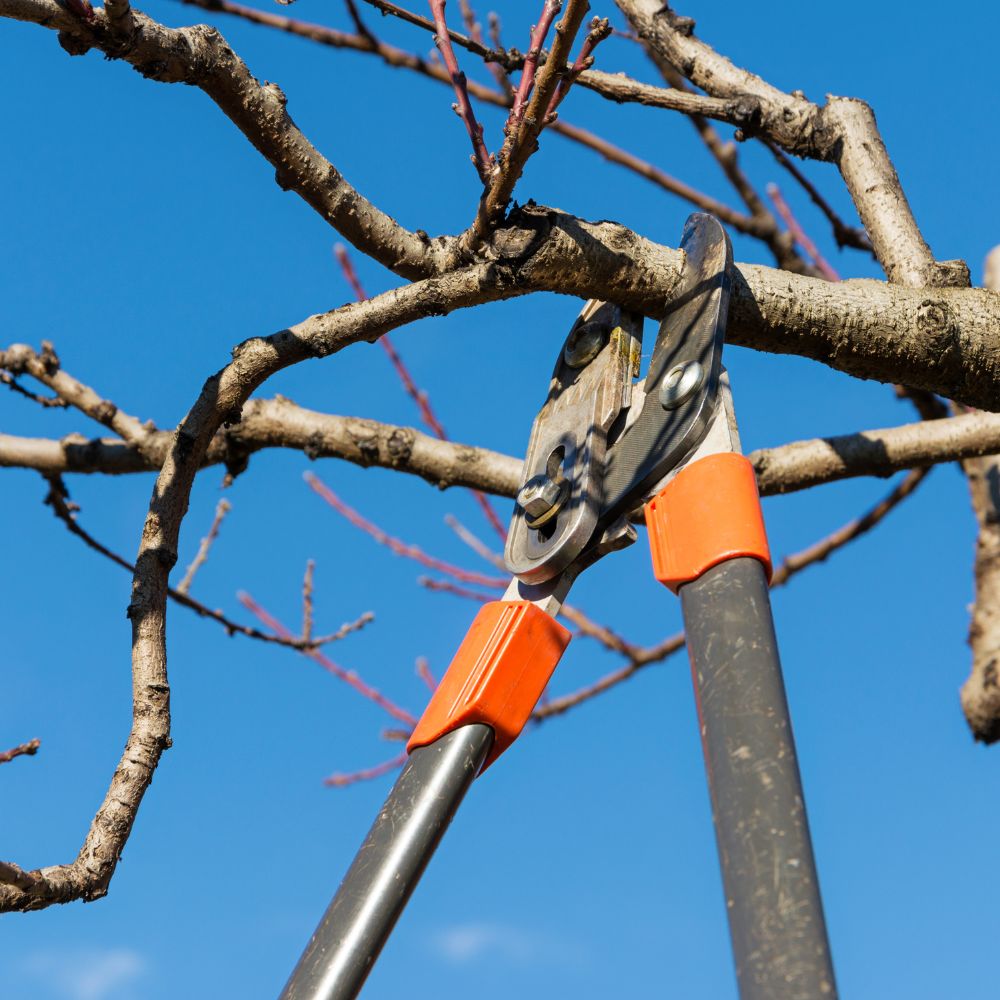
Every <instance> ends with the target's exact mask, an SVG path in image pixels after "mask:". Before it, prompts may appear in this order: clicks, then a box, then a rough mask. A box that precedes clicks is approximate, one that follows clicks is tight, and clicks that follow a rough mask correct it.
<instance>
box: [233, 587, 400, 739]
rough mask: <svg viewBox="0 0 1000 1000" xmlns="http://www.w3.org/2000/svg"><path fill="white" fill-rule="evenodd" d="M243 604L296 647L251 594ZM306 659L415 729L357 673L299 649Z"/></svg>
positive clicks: (319, 654)
mask: <svg viewBox="0 0 1000 1000" xmlns="http://www.w3.org/2000/svg"><path fill="white" fill-rule="evenodd" d="M239 601H240V603H241V604H242V605H243V607H245V608H246V609H247V611H249V612H250V613H251V614H252V615H254V616H255V617H257V618H258V619H259V620H260V621H261V623H262V624H264V625H265V626H266V627H267V628H269V629H271V630H272V631H273V632H274V635H275V638H277V639H281V640H284V643H285V645H293V644H294V642H295V636H294V635H292V632H291V630H290V629H289V628H287V627H286V626H285V625H283V624H282V623H281V622H280V621H279V620H278V619H277V618H275V616H274V615H272V614H271V613H270V612H269V611H267V610H266V609H265V608H264V607H262V606H261V605H260V604H258V603H257V601H255V600H254V599H253V598H252V597H251V596H250V595H249V594H248V593H246V592H245V591H242V592H241V593H240V594H239ZM299 652H300V653H302V655H303V656H305V657H307V658H308V659H310V660H312V661H313V662H314V663H317V664H319V666H321V667H322V668H323V669H324V670H325V671H326V672H327V673H328V674H330V675H332V676H333V677H336V678H337V680H339V681H343V683H344V684H346V685H347V686H348V687H349V688H351V689H353V690H354V691H356V692H357V693H358V694H360V695H361V697H362V698H366V699H367V700H368V701H370V702H372V703H374V704H376V705H378V706H379V708H381V709H383V710H384V711H385V712H387V713H388V714H389V715H391V716H392V717H393V718H394V719H398V720H399V721H400V722H405V723H406V724H407V725H410V726H415V725H416V723H417V720H416V717H415V716H414V715H413V714H412V713H411V712H408V711H407V710H406V709H405V708H401V707H400V706H399V705H397V704H396V703H395V702H394V701H391V700H390V699H388V698H386V696H385V695H384V694H382V693H381V692H380V691H379V690H378V689H377V688H374V687H372V686H371V685H370V684H368V683H366V682H365V681H363V680H362V679H361V678H360V677H359V676H358V674H357V672H356V671H354V670H345V669H344V668H343V667H342V666H340V665H339V664H337V663H334V662H333V660H331V659H330V657H329V656H327V655H326V654H325V653H323V652H321V651H320V650H318V649H316V648H314V647H303V648H300V649H299Z"/></svg>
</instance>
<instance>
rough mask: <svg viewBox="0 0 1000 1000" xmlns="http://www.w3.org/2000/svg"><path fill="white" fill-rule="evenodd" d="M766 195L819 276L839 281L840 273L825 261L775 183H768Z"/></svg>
mask: <svg viewBox="0 0 1000 1000" xmlns="http://www.w3.org/2000/svg"><path fill="white" fill-rule="evenodd" d="M767 196H768V197H769V198H770V199H771V201H772V202H773V203H774V207H775V209H776V210H777V212H778V215H780V216H781V219H782V221H783V222H784V223H785V225H786V226H788V231H789V232H790V233H791V234H792V236H794V237H795V242H796V243H798V245H799V246H800V247H802V249H803V250H805V252H806V253H807V254H808V255H809V257H810V259H811V260H812V262H813V265H814V266H815V268H816V270H817V271H818V272H819V276H820V277H821V278H826V280H827V281H840V275H839V274H838V273H837V272H836V271H835V270H834V269H833V268H832V267H831V266H830V265H829V264H828V263H827V261H826V259H825V258H824V257H823V255H822V254H821V253H820V252H819V249H818V247H817V246H816V244H815V243H813V241H812V240H811V239H810V238H809V236H808V234H807V233H806V231H805V230H804V229H803V228H802V226H801V225H800V224H799V220H798V219H796V218H795V216H794V214H793V213H792V210H791V209H790V208H789V207H788V202H786V201H785V199H784V197H783V196H782V194H781V189H780V188H779V187H778V185H777V184H768V186H767Z"/></svg>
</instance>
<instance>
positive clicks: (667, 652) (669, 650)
mask: <svg viewBox="0 0 1000 1000" xmlns="http://www.w3.org/2000/svg"><path fill="white" fill-rule="evenodd" d="M928 471H929V470H927V469H914V470H913V471H911V472H909V473H908V474H907V475H906V476H905V477H904V478H903V480H902V481H901V482H900V483H899V485H898V486H896V487H895V488H894V489H893V490H892V491H891V492H890V493H889V494H888V495H887V496H886V497H884V498H883V499H882V500H880V501H879V502H878V503H877V504H875V506H873V507H872V508H871V509H869V510H867V511H866V512H865V513H864V514H862V515H861V516H860V517H857V518H854V519H853V520H851V521H848V522H847V523H846V524H845V525H843V526H842V527H840V528H838V529H837V530H836V531H834V532H832V533H831V534H829V535H827V536H826V537H825V538H822V539H820V540H819V541H818V542H815V543H813V544H812V545H810V546H808V547H807V548H805V549H802V550H801V551H799V552H795V553H793V554H792V555H789V556H786V557H785V558H784V559H782V560H781V562H780V563H779V564H778V567H777V569H776V570H775V571H774V575H773V576H772V578H771V588H772V589H774V588H775V587H781V586H783V585H784V584H787V583H788V581H789V580H790V579H791V578H792V577H793V576H795V575H796V574H798V573H801V572H802V570H804V569H806V568H807V567H809V566H812V565H815V564H816V563H818V562H822V561H823V560H825V559H828V558H829V557H830V556H831V555H833V553H834V552H836V551H838V550H839V549H842V548H843V547H844V546H845V545H847V544H848V543H850V542H852V541H854V540H855V539H857V538H859V537H861V536H862V535H864V534H866V533H867V532H869V531H871V530H872V528H874V527H875V526H876V525H878V524H879V523H881V522H882V521H883V520H884V519H885V518H886V517H887V516H888V515H889V514H890V513H891V512H892V511H893V510H894V509H895V508H896V507H898V506H899V504H900V503H902V501H903V500H905V499H906V498H907V497H908V496H910V495H911V494H912V493H913V491H914V490H915V489H916V488H917V487H918V486H919V485H920V483H921V482H923V480H924V478H925V477H926V476H927V473H928ZM683 647H684V634H683V633H677V634H676V635H672V636H668V637H667V638H666V639H664V640H663V641H662V642H661V643H658V644H657V645H655V646H650V647H647V648H644V649H639V650H636V651H635V653H634V654H633V655H632V657H631V658H630V660H629V662H628V663H626V664H625V665H624V666H623V667H620V668H619V669H618V670H614V671H612V672H611V673H609V674H605V675H604V676H603V677H601V678H599V679H598V680H597V681H595V682H594V683H593V684H589V685H587V686H586V687H583V688H580V689H579V690H577V691H573V692H571V693H570V694H566V695H563V696H561V697H559V698H553V699H551V700H550V701H549V702H548V704H546V705H544V706H542V707H540V708H538V709H537V710H536V711H535V712H534V713H533V714H532V718H533V719H535V720H536V721H541V720H543V719H548V718H551V717H552V716H554V715H561V714H562V713H564V712H567V711H569V709H571V708H575V707H576V706H577V705H580V704H582V703H583V702H585V701H589V700H590V699H591V698H594V697H596V696H597V695H599V694H603V693H604V692H605V691H607V690H609V689H610V688H613V687H616V686H617V685H618V684H621V683H623V682H624V681H627V680H628V679H629V678H630V677H633V676H634V675H635V674H636V673H638V672H639V671H640V670H641V669H643V668H644V667H647V666H649V665H650V664H653V663H659V662H661V661H662V660H665V659H666V658H667V657H669V656H672V655H673V654H675V653H677V652H679V651H680V650H681V649H682V648H683Z"/></svg>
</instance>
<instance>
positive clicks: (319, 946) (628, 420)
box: [281, 214, 836, 1000]
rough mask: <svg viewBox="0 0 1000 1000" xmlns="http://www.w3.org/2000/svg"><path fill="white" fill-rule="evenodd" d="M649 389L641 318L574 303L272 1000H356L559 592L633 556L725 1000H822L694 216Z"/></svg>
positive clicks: (749, 515)
mask: <svg viewBox="0 0 1000 1000" xmlns="http://www.w3.org/2000/svg"><path fill="white" fill-rule="evenodd" d="M681 249H682V250H683V251H684V255H685V263H684V267H683V272H682V275H681V279H680V286H679V287H678V289H677V290H676V292H675V294H674V295H673V296H672V300H671V302H670V304H669V305H668V306H667V307H666V312H665V315H664V316H663V319H662V322H661V324H660V328H659V333H658V335H657V338H656V343H655V345H654V347H653V352H652V357H651V360H650V363H649V369H648V371H647V373H646V376H645V379H644V380H643V381H642V382H637V381H635V379H636V378H637V376H638V374H639V359H640V353H641V352H640V348H641V342H642V317H641V316H637V315H632V314H629V313H628V312H626V311H625V310H623V309H621V308H619V307H617V306H615V305H613V304H610V303H603V302H597V301H590V302H588V303H587V304H586V305H585V306H584V308H583V311H582V312H581V313H580V315H579V317H578V318H577V320H576V322H575V323H574V325H573V327H572V329H571V331H570V333H569V336H568V337H567V339H566V341H565V344H564V346H563V348H562V350H561V351H560V354H559V358H558V361H557V362H556V366H555V370H554V372H553V375H552V381H551V383H550V386H549V392H548V396H547V398H546V400H545V404H544V405H543V406H542V408H541V410H540V411H539V413H538V416H537V417H536V419H535V422H534V425H533V428H532V432H531V438H530V441H529V444H528V450H527V455H526V458H525V464H524V476H523V479H524V484H523V486H522V487H521V489H520V491H519V492H518V494H517V503H516V506H515V510H514V514H513V518H512V520H511V525H510V532H509V535H508V539H507V545H506V550H505V552H504V559H505V562H506V564H507V568H508V569H509V570H510V571H511V573H512V574H513V579H512V580H511V583H510V586H509V587H508V589H507V591H506V593H505V594H504V596H503V598H502V599H501V600H499V601H493V602H491V603H489V604H486V605H484V606H483V608H482V609H481V610H480V612H479V613H478V614H477V615H476V618H475V620H474V621H473V623H472V625H471V627H470V629H469V631H468V633H467V634H466V636H465V639H464V640H463V641H462V644H461V645H460V646H459V649H458V652H457V653H456V655H455V658H454V660H453V661H452V663H451V666H450V667H449V668H448V671H447V673H446V674H445V676H444V678H443V679H442V680H441V683H440V684H439V685H438V687H437V689H436V690H435V692H434V694H433V696H432V697H431V700H430V703H429V704H428V706H427V709H426V710H425V712H424V714H423V716H422V717H421V719H420V721H419V722H418V724H417V726H416V728H415V729H414V730H413V733H412V735H411V736H410V739H409V742H408V744H407V748H408V750H409V758H408V760H407V763H406V765H405V766H404V768H403V771H402V773H401V774H400V776H399V778H398V780H397V781H396V784H395V786H394V787H393V789H392V791H391V792H390V793H389V797H388V798H387V799H386V801H385V804H384V805H383V807H382V810H381V812H380V813H379V815H378V818H377V819H376V820H375V823H374V825H373V826H372V828H371V830H370V832H369V834H368V837H367V839H366V840H365V842H364V844H363V845H362V847H361V849H360V851H359V852H358V854H357V856H356V858H355V859H354V862H353V864H352V865H351V868H350V869H349V871H348V872H347V875H346V876H345V878H344V881H343V882H342V884H341V886H340V888H339V890H338V891H337V894H336V896H335V897H334V899H333V901H332V903H331V904H330V906H329V908H328V909H327V911H326V914H325V915H324V917H323V919H322V921H321V922H320V924H319V926H318V928H317V929H316V932H315V933H314V935H313V937H312V939H311V940H310V942H309V944H308V946H307V947H306V950H305V952H304V953H303V955H302V957H301V959H300V961H299V963H298V965H297V967H296V969H295V971H294V972H293V974H292V977H291V979H290V980H289V982H288V985H287V986H286V987H285V990H284V992H283V993H282V995H281V998H282V1000H347V998H351V997H355V996H356V995H357V993H358V992H359V991H360V989H361V987H362V985H363V983H364V981H365V978H366V976H367V975H368V973H369V971H370V970H371V967H372V964H373V963H374V961H375V959H376V957H377V956H378V954H379V952H380V950H381V948H382V946H383V944H384V943H385V941H386V939H387V938H388V936H389V933H390V931H391V930H392V928H393V926H394V925H395V923H396V920H397V919H398V917H399V915H400V913H401V912H402V910H403V907H404V906H405V904H406V902H407V900H408V899H409V897H410V894H411V893H412V891H413V889H414V888H415V886H416V884H417V881H418V880H419V878H420V876H421V874H422V873H423V870H424V868H425V867H426V865H427V863H428V861H429V860H430V858H431V855H432V854H433V852H434V850H435V848H436V847H437V845H438V843H439V841H440V840H441V837H442V836H443V834H444V831H445V829H446V828H447V826H448V824H449V822H450V821H451V819H452V817H453V816H454V814H455V812H456V810H457V809H458V806H459V805H460V803H461V801H462V799H463V798H464V796H465V794H466V792H467V791H468V789H469V787H470V785H471V784H472V781H473V779H474V778H475V777H476V776H477V775H478V774H481V773H482V772H483V771H484V770H485V769H486V768H487V767H489V766H490V765H491V764H493V763H494V761H496V759H497V758H498V757H499V756H500V755H501V754H502V753H503V752H504V750H506V749H507V748H508V747H509V746H510V744H511V743H512V742H513V741H514V740H515V739H516V738H517V736H518V734H519V733H520V732H521V730H522V729H523V727H524V726H525V724H526V723H527V721H528V719H529V717H530V715H531V713H532V711H533V710H534V707H535V705H536V703H537V701H538V699H539V698H540V697H541V695H542V692H543V691H544V690H545V687H546V685H547V684H548V681H549V678H550V677H551V675H552V673H553V671H554V670H555V667H556V664H557V663H558V661H559V658H560V657H561V656H562V653H563V651H564V650H565V649H566V646H567V645H568V644H569V640H570V633H569V632H568V631H567V630H566V629H565V628H563V626H562V625H560V624H559V623H558V622H557V621H556V618H555V616H556V614H557V613H558V612H559V609H560V607H561V605H562V602H563V601H564V600H565V599H566V595H567V593H568V592H569V589H570V587H571V585H572V583H573V581H574V579H575V578H576V577H577V576H578V575H579V574H580V573H581V572H582V571H583V570H584V569H586V568H587V567H588V566H590V565H592V564H593V563H594V562H596V561H597V560H598V559H601V558H602V557H603V556H605V555H607V554H608V553H610V552H612V551H615V550H617V549H620V548H623V547H624V546H627V545H629V544H631V543H632V542H633V541H635V539H636V531H635V529H634V527H633V526H632V524H631V522H630V515H633V514H634V512H636V511H637V510H638V509H639V508H640V507H644V511H645V519H646V525H647V528H648V535H649V543H650V549H651V553H652V560H653V572H654V575H655V577H656V579H657V580H659V581H660V582H661V583H664V584H665V585H666V586H667V587H668V588H670V590H672V591H673V592H674V593H676V594H679V596H680V599H681V608H682V611H683V615H684V624H685V628H686V633H687V648H688V655H689V658H690V661H691V669H692V675H693V679H694V683H695V690H696V694H697V706H698V716H699V722H700V726H701V737H702V747H703V750H704V755H705V765H706V772H707V775H708V784H709V790H710V794H711V802H712V813H713V819H714V824H715V831H716V840H717V844H718V850H719V858H720V862H721V866H722V874H723V885H724V889H725V894H726V906H727V913H728V918H729V928H730V937H731V940H732V947H733V954H734V959H735V965H736V974H737V981H738V984H739V992H740V997H741V998H742V1000H820V998H822V1000H835V996H836V987H835V985H834V977H833V967H832V963H831V959H830V950H829V945H828V943H827V935H826V927H825V922H824V918H823V910H822V904H821V902H820V895H819V884H818V881H817V875H816V866H815V862H814V859H813V852H812V846H811V842H810V837H809V829H808V824H807V821H806V814H805V807H804V799H803V794H802V786H801V781H800V778H799V770H798V764H797V761H796V756H795V747H794V743H793V740H792V731H791V723H790V720H789V716H788V707H787V703H786V700H785V691H784V684H783V681H782V676H781V666H780V663H779V660H778V650H777V644H776V641H775V636H774V625H773V622H772V618H771V606H770V600H769V595H768V581H769V579H770V573H771V559H770V554H769V550H768V544H767V538H766V535H765V531H764V523H763V519H762V516H761V510H760V500H759V498H758V494H757V485H756V479H755V476H754V471H753V468H752V466H751V465H750V462H749V461H748V460H747V459H746V458H745V457H743V455H742V454H741V452H740V444H739V435H738V432H737V428H736V421H735V418H734V415H733V404H732V395H731V392H730V387H729V381H728V377H727V375H726V372H725V369H724V368H723V366H722V346H723V341H724V337H725V329H726V317H727V311H728V304H729V294H730V287H731V282H732V250H731V248H730V245H729V239H728V237H727V236H726V233H725V231H724V229H723V228H722V226H721V225H720V223H719V222H718V220H716V219H715V218H713V217H712V216H709V215H703V214H695V215H692V216H691V217H690V218H689V219H688V221H687V224H686V226H685V229H684V236H683V239H682V242H681Z"/></svg>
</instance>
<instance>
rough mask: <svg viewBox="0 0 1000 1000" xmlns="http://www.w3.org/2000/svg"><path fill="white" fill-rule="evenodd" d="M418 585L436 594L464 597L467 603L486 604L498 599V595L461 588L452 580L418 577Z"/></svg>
mask: <svg viewBox="0 0 1000 1000" xmlns="http://www.w3.org/2000/svg"><path fill="white" fill-rule="evenodd" d="M417 583H418V584H419V585H420V586H421V587H426V588H427V589H428V590H433V591H435V592H436V593H441V594H451V595H452V596H453V597H464V598H465V599H466V600H467V601H478V602H479V603H480V604H486V603H487V602H489V601H495V600H496V599H497V597H496V594H484V593H483V592H482V591H481V590H470V589H469V588H468V587H459V586H457V585H456V584H454V583H452V582H451V581H450V580H435V579H434V578H433V577H430V576H419V577H417Z"/></svg>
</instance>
